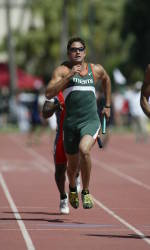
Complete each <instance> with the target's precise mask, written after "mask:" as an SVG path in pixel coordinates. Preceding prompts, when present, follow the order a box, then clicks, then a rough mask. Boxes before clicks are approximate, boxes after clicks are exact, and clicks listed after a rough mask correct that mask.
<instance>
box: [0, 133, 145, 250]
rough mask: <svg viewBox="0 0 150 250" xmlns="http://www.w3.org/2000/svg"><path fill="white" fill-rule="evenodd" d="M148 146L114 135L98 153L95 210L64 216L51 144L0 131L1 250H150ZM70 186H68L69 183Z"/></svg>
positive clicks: (95, 154) (95, 152) (95, 155)
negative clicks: (55, 175) (33, 141)
mask: <svg viewBox="0 0 150 250" xmlns="http://www.w3.org/2000/svg"><path fill="white" fill-rule="evenodd" d="M149 160H150V144H149V143H141V144H139V143H136V142H135V140H134V137H133V136H132V135H116V134H115V135H113V136H112V137H111V139H110V142H109V144H108V146H107V148H106V149H105V150H100V149H99V148H98V146H97V145H95V146H94V148H93V150H92V163H93V166H92V176H91V184H90V190H91V193H92V195H93V199H94V201H95V206H94V208H93V209H91V210H84V209H83V208H82V205H80V207H79V209H77V210H74V209H73V208H71V213H70V215H60V214H59V194H58V191H57V188H56V185H55V182H54V166H53V157H52V140H51V138H50V137H48V135H44V137H43V138H42V142H41V143H40V144H37V145H34V146H32V147H31V146H30V147H27V146H26V138H25V136H23V135H19V134H7V135H6V134H5V135H4V134H0V249H1V250H24V249H28V250H33V249H36V250H49V249H52V250H60V249H61V250H81V249H82V250H84V249H86V250H108V249H110V250H125V249H131V250H147V249H150V164H149ZM66 188H67V189H68V184H66Z"/></svg>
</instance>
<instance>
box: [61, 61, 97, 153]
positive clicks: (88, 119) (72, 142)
mask: <svg viewBox="0 0 150 250" xmlns="http://www.w3.org/2000/svg"><path fill="white" fill-rule="evenodd" d="M63 96H64V99H65V107H66V114H65V119H64V146H65V150H66V152H67V153H70V154H73V153H77V152H78V144H79V142H80V139H81V138H82V136H84V135H85V134H89V135H91V136H92V137H93V138H94V139H95V138H96V137H97V134H98V131H99V128H100V120H99V116H98V113H97V104H96V96H95V83H94V76H93V72H92V68H91V65H90V64H88V73H87V74H86V75H85V76H80V75H79V74H75V75H74V76H73V77H72V78H71V79H70V81H69V84H68V85H67V87H66V89H65V90H64V91H63Z"/></svg>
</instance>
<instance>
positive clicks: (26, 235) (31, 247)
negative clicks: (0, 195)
mask: <svg viewBox="0 0 150 250" xmlns="http://www.w3.org/2000/svg"><path fill="white" fill-rule="evenodd" d="M0 184H1V186H2V189H3V191H4V193H5V196H6V198H7V200H8V203H9V205H10V207H11V209H12V211H13V213H14V216H15V218H16V220H17V223H18V225H19V228H20V230H21V233H22V235H23V238H24V240H25V243H26V246H27V249H28V250H35V247H34V245H33V243H32V240H31V237H30V235H29V233H28V231H27V229H26V227H25V224H24V223H23V221H22V218H21V216H20V214H19V212H18V209H17V207H16V205H15V203H14V201H13V199H12V197H11V194H10V192H9V190H8V187H7V185H6V182H5V180H4V178H3V175H2V174H1V173H0Z"/></svg>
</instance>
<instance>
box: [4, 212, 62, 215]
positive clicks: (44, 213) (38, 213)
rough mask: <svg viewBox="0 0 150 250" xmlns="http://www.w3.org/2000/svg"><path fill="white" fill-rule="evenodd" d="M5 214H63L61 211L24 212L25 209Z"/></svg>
mask: <svg viewBox="0 0 150 250" xmlns="http://www.w3.org/2000/svg"><path fill="white" fill-rule="evenodd" d="M3 213H4V214H17V213H19V214H33V215H34V214H42V215H62V214H60V213H47V212H23V211H19V212H3Z"/></svg>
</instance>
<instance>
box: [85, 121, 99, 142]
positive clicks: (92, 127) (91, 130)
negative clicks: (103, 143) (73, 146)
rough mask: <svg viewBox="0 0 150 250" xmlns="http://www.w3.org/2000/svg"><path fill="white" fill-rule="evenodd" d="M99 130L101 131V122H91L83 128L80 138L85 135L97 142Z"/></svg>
mask: <svg viewBox="0 0 150 250" xmlns="http://www.w3.org/2000/svg"><path fill="white" fill-rule="evenodd" d="M99 129H100V121H99V120H93V121H89V122H87V123H86V124H85V125H84V126H83V127H82V128H81V130H80V138H82V137H83V136H85V135H90V136H92V137H93V139H94V140H95V139H96V138H97V135H98V132H99Z"/></svg>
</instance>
